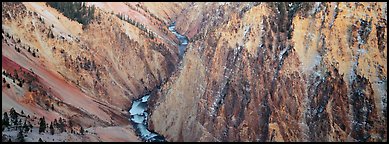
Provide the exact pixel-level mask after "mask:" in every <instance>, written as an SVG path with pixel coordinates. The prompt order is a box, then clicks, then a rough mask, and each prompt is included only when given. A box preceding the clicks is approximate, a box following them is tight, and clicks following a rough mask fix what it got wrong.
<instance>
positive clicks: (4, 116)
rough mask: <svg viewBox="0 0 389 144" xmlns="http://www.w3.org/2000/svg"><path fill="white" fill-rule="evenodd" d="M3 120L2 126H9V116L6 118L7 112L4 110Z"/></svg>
mask: <svg viewBox="0 0 389 144" xmlns="http://www.w3.org/2000/svg"><path fill="white" fill-rule="evenodd" d="M2 120H3V121H2V122H3V123H2V124H3V125H4V126H6V127H8V126H9V118H8V113H7V112H4V114H3V119H2Z"/></svg>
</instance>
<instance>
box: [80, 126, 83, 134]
mask: <svg viewBox="0 0 389 144" xmlns="http://www.w3.org/2000/svg"><path fill="white" fill-rule="evenodd" d="M80 133H81V135H84V128H83V127H82V126H81V128H80Z"/></svg>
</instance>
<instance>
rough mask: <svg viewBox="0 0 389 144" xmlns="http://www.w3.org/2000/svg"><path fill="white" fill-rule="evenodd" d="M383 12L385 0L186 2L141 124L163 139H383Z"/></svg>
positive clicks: (384, 61) (384, 26) (384, 118)
mask: <svg viewBox="0 0 389 144" xmlns="http://www.w3.org/2000/svg"><path fill="white" fill-rule="evenodd" d="M198 13H199V14H198ZM194 14H198V15H199V17H189V15H194ZM184 18H185V20H183V19H184ZM383 20H386V4H385V3H261V4H258V3H230V4H221V3H193V4H192V5H191V7H189V8H187V9H186V10H184V12H183V14H182V16H181V17H180V16H179V17H178V18H177V26H176V28H177V30H178V31H179V32H180V33H183V34H187V36H188V37H189V39H190V43H189V44H188V50H187V52H186V54H185V57H184V59H183V62H182V70H180V71H179V72H177V73H175V74H173V76H172V77H171V78H170V79H169V81H168V82H167V83H166V84H165V85H163V86H162V90H161V91H160V92H158V93H157V94H156V97H157V99H155V100H153V101H154V102H153V107H152V114H151V118H150V125H149V128H152V129H154V130H155V131H156V132H158V133H160V134H162V135H164V136H165V137H166V138H167V140H169V141H386V140H387V137H386V134H387V129H386V97H387V92H386V87H384V86H386V65H385V63H386V62H387V61H386V59H387V57H386V54H387V53H386V40H385V39H383V38H385V37H386V34H385V33H383V31H386V22H383ZM367 67H369V68H367Z"/></svg>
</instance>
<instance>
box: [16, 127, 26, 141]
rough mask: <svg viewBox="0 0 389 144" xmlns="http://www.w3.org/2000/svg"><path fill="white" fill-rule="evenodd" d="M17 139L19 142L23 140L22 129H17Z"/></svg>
mask: <svg viewBox="0 0 389 144" xmlns="http://www.w3.org/2000/svg"><path fill="white" fill-rule="evenodd" d="M17 140H19V142H25V140H24V134H23V129H20V130H19V133H18V136H17Z"/></svg>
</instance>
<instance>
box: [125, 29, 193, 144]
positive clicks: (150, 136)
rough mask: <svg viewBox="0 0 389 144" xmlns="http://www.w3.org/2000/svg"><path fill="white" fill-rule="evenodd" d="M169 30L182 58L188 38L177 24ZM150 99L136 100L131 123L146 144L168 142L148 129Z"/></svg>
mask: <svg viewBox="0 0 389 144" xmlns="http://www.w3.org/2000/svg"><path fill="white" fill-rule="evenodd" d="M169 30H170V31H171V32H172V33H173V34H174V35H176V37H177V39H178V40H179V43H180V44H179V46H178V54H179V56H180V57H182V56H183V54H184V53H185V48H186V46H187V45H188V38H187V37H186V36H183V35H181V34H179V33H178V32H177V31H176V30H175V22H174V23H173V24H171V25H170V26H169ZM149 98H150V95H149V94H147V95H144V96H143V97H141V98H139V99H137V100H134V101H133V102H132V105H131V108H130V110H129V113H130V119H129V120H130V121H131V123H132V124H133V125H134V128H135V132H136V133H137V134H138V135H139V136H140V138H141V139H142V140H144V141H146V142H166V140H165V137H164V136H162V135H160V134H158V133H156V132H154V131H150V130H149V129H147V127H148V126H147V119H148V112H147V111H148V105H147V102H148V100H149Z"/></svg>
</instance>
